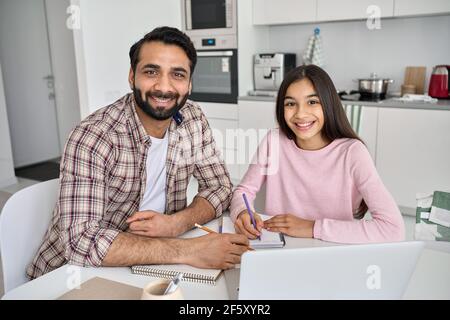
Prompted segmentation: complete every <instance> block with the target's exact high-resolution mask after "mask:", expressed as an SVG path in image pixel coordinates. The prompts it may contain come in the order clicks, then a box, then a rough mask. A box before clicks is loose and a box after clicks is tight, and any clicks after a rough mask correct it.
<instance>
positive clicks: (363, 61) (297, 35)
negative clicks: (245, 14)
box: [269, 15, 450, 92]
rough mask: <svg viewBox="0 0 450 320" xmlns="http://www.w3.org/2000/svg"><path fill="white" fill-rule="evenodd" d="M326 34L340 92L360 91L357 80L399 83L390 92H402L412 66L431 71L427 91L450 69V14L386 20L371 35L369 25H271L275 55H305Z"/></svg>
mask: <svg viewBox="0 0 450 320" xmlns="http://www.w3.org/2000/svg"><path fill="white" fill-rule="evenodd" d="M316 26H318V27H320V30H321V36H322V40H323V50H324V56H325V65H324V68H325V70H327V72H328V73H329V74H330V76H331V77H332V78H333V80H334V82H335V84H336V87H337V89H338V90H348V89H357V87H358V83H357V82H353V81H352V79H356V78H363V77H368V76H369V75H370V73H371V72H376V73H377V74H378V75H379V76H380V77H386V78H391V79H394V83H393V84H391V85H390V87H389V92H400V86H401V84H402V83H403V79H404V74H405V67H406V66H426V67H427V71H426V90H427V89H428V81H429V77H430V74H431V71H432V67H433V66H435V65H437V64H450V40H449V39H450V15H445V16H431V17H418V18H396V19H382V20H381V29H378V30H369V29H368V28H367V27H366V21H346V22H332V23H317V24H301V25H285V26H271V27H270V28H269V46H270V50H271V51H282V52H294V53H296V54H297V63H298V64H301V63H302V61H303V59H302V54H303V52H304V50H305V48H306V45H307V43H308V39H309V37H310V36H311V35H312V33H313V30H314V28H315V27H316Z"/></svg>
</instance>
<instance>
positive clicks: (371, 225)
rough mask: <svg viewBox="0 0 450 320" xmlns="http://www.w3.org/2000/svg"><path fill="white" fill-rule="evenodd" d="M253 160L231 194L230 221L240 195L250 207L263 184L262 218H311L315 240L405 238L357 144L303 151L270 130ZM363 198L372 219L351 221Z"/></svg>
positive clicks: (240, 202)
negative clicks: (244, 194) (243, 195)
mask: <svg viewBox="0 0 450 320" xmlns="http://www.w3.org/2000/svg"><path fill="white" fill-rule="evenodd" d="M277 155H278V156H277ZM257 156H258V161H257V162H256V161H255V159H256V155H255V158H254V159H253V161H252V164H251V165H250V167H249V169H248V171H247V173H246V174H245V176H244V178H243V179H242V181H241V183H240V184H239V186H238V187H237V188H236V190H235V191H234V194H233V199H232V201H231V207H230V214H231V218H232V219H233V221H235V219H236V217H237V215H238V214H239V213H240V212H241V211H242V210H245V204H244V202H243V200H242V193H243V192H245V193H246V195H247V197H248V200H249V202H250V203H251V205H252V204H253V202H254V199H255V196H256V193H257V192H258V191H259V189H260V187H261V186H262V185H263V184H264V183H265V184H266V201H265V203H266V206H265V212H264V214H267V215H272V216H273V215H278V214H284V213H290V214H293V215H296V216H298V217H300V218H303V219H307V220H315V224H314V238H317V239H322V240H325V241H331V242H340V243H368V242H391V241H401V240H404V223H403V219H402V216H401V214H400V211H399V209H398V207H397V205H396V204H395V202H394V199H393V198H392V196H391V195H390V194H389V192H388V191H387V190H386V187H385V186H384V185H383V182H382V181H381V179H380V177H379V175H378V173H377V171H376V169H375V166H374V164H373V161H372V158H371V157H370V154H369V152H368V150H367V148H366V147H365V146H364V144H362V143H361V142H360V141H359V140H356V139H347V138H345V139H336V140H334V141H333V142H331V143H330V144H329V145H327V146H326V147H324V148H322V149H320V150H315V151H308V150H302V149H300V148H298V147H297V145H296V144H295V142H294V141H293V140H289V139H288V138H287V137H286V136H285V135H284V134H283V133H281V132H280V131H279V130H278V129H273V130H271V131H270V132H269V133H268V134H267V135H266V137H265V138H264V139H263V141H262V142H261V144H260V145H259V148H258V151H257ZM363 198H364V200H365V202H366V204H367V206H368V208H369V210H368V211H369V212H370V213H371V215H372V219H371V220H366V219H361V220H356V219H354V218H353V213H354V212H355V211H356V209H357V208H358V207H359V205H360V203H361V200H362V199H363ZM252 209H253V208H252Z"/></svg>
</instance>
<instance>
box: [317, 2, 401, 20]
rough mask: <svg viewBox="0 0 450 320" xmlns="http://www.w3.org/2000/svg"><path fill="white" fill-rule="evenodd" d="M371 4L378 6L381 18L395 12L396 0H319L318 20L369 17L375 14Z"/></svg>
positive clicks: (390, 15)
mask: <svg viewBox="0 0 450 320" xmlns="http://www.w3.org/2000/svg"><path fill="white" fill-rule="evenodd" d="M369 6H377V7H378V8H379V10H380V11H379V12H380V14H381V18H385V17H392V16H393V14H394V0H337V1H336V0H317V21H338V20H358V19H367V18H368V17H369V16H371V14H374V13H373V11H372V10H369V12H367V11H368V8H369Z"/></svg>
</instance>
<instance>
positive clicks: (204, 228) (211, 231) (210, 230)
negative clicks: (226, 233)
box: [195, 223, 255, 251]
mask: <svg viewBox="0 0 450 320" xmlns="http://www.w3.org/2000/svg"><path fill="white" fill-rule="evenodd" d="M195 227H197V228H199V229H202V230H203V231H206V232H208V233H217V232H216V231H214V230H212V229H210V228H208V227H205V226H202V225H200V224H198V223H196V224H195ZM248 250H250V251H253V250H255V249H253V248H252V247H250V246H249V247H248Z"/></svg>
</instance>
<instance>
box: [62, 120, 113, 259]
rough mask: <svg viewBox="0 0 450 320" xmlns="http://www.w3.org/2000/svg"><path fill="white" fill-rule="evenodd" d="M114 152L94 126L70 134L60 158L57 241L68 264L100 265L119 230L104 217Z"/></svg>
mask: <svg viewBox="0 0 450 320" xmlns="http://www.w3.org/2000/svg"><path fill="white" fill-rule="evenodd" d="M113 158H114V149H113V147H112V144H111V143H110V142H108V139H107V138H106V135H105V134H104V133H103V132H101V130H100V129H98V128H96V127H95V126H94V125H92V124H91V125H87V126H79V127H77V128H76V129H74V131H73V132H72V133H71V135H70V137H69V140H68V142H67V144H66V147H65V150H64V155H63V158H62V164H61V172H60V180H61V188H60V195H59V201H58V204H57V205H58V207H59V208H58V209H59V212H60V220H59V226H60V230H61V233H60V241H61V244H62V246H63V247H64V257H65V259H67V261H68V262H69V263H71V264H76V265H82V266H100V265H101V263H102V261H103V259H104V257H105V256H106V253H107V251H108V249H109V247H110V245H111V244H112V242H113V241H114V239H115V237H116V236H117V235H118V233H119V232H120V230H117V229H116V228H114V227H113V225H112V224H109V223H108V222H107V220H106V219H103V218H104V214H105V211H106V205H107V187H106V183H107V178H108V175H107V172H108V167H110V166H111V162H112V161H113Z"/></svg>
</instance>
